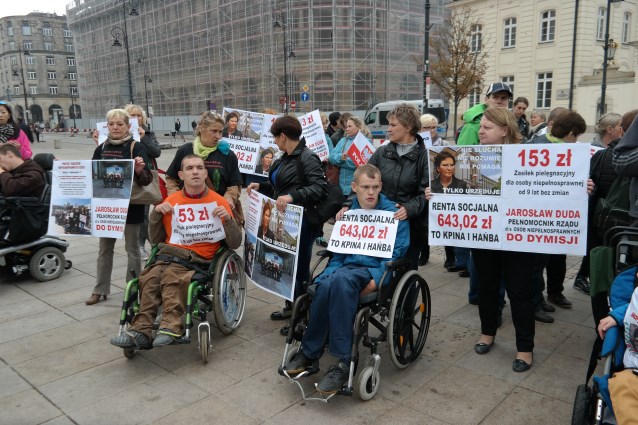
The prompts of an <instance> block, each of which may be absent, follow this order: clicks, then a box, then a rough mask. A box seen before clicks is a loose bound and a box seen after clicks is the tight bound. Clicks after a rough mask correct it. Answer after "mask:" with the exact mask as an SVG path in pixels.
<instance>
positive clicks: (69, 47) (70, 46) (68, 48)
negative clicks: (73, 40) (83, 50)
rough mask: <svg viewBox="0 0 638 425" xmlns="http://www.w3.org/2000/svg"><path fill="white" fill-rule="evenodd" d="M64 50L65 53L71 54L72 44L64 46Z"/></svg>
mask: <svg viewBox="0 0 638 425" xmlns="http://www.w3.org/2000/svg"><path fill="white" fill-rule="evenodd" d="M64 50H66V51H67V52H72V51H73V44H65V45H64Z"/></svg>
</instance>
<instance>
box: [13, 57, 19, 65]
mask: <svg viewBox="0 0 638 425" xmlns="http://www.w3.org/2000/svg"><path fill="white" fill-rule="evenodd" d="M17 64H18V58H16V57H15V56H11V65H17Z"/></svg>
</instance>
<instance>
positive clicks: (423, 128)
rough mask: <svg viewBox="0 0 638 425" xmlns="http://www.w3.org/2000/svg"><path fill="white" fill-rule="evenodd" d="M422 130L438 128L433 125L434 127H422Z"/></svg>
mask: <svg viewBox="0 0 638 425" xmlns="http://www.w3.org/2000/svg"><path fill="white" fill-rule="evenodd" d="M421 130H436V126H433V127H421Z"/></svg>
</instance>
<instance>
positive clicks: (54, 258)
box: [29, 246, 66, 282]
mask: <svg viewBox="0 0 638 425" xmlns="http://www.w3.org/2000/svg"><path fill="white" fill-rule="evenodd" d="M65 266H66V261H65V259H64V253H63V252H62V251H60V250H59V249H57V248H55V247H53V246H46V247H44V248H41V249H39V250H37V251H36V252H35V253H33V255H31V258H30V259H29V272H30V273H31V276H33V278H34V279H36V280H38V281H40V282H46V281H49V280H53V279H57V278H59V277H60V276H61V275H62V273H63V272H64V268H65Z"/></svg>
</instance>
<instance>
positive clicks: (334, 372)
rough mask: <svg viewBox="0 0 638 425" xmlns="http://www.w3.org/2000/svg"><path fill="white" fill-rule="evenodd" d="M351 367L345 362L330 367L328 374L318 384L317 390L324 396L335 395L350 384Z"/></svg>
mask: <svg viewBox="0 0 638 425" xmlns="http://www.w3.org/2000/svg"><path fill="white" fill-rule="evenodd" d="M349 374H350V366H349V365H347V364H346V363H344V362H341V361H340V362H339V363H338V364H336V365H332V366H330V369H328V372H326V374H325V375H323V378H321V380H320V381H319V382H318V383H317V390H318V391H319V392H320V393H322V394H335V393H337V392H339V391H341V388H343V386H344V385H345V384H346V382H348V376H349Z"/></svg>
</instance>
